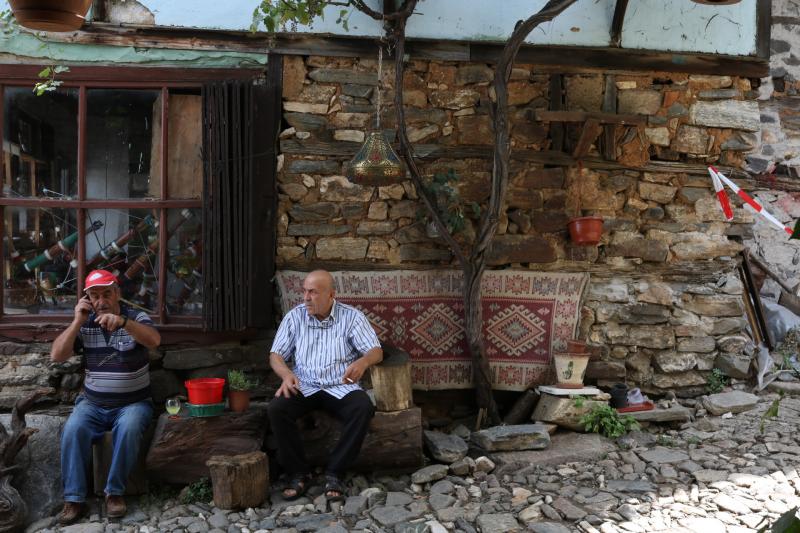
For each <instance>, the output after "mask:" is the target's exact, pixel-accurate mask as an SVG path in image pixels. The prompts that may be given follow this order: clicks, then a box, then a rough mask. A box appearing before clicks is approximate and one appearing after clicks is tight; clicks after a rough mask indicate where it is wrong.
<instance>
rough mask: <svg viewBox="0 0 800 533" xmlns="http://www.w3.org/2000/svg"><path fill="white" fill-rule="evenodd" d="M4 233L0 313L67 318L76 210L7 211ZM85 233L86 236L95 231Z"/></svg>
mask: <svg viewBox="0 0 800 533" xmlns="http://www.w3.org/2000/svg"><path fill="white" fill-rule="evenodd" d="M5 228H6V235H5V236H4V238H3V245H4V250H5V259H4V268H3V279H4V289H3V297H4V302H3V309H4V312H5V313H7V314H26V313H35V314H37V313H70V312H72V310H73V308H74V307H75V303H76V301H75V300H76V296H75V294H76V290H77V284H76V277H77V267H78V261H77V244H78V227H77V222H76V213H75V210H68V209H44V208H41V209H35V208H30V207H6V208H5ZM86 228H87V229H86V232H87V234H90V233H93V232H94V231H96V230H97V229H99V226H98V225H95V226H92V225H90V224H87V226H86Z"/></svg>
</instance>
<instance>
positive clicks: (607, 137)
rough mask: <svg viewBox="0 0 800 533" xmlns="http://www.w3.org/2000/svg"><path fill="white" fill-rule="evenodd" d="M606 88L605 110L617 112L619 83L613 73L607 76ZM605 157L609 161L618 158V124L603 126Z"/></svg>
mask: <svg viewBox="0 0 800 533" xmlns="http://www.w3.org/2000/svg"><path fill="white" fill-rule="evenodd" d="M605 82H606V86H605V90H604V91H603V112H604V113H611V114H616V113H617V84H616V78H615V76H614V75H613V74H606V76H605ZM603 157H604V158H606V159H608V160H609V161H614V160H616V159H617V126H616V125H615V124H605V125H604V126H603Z"/></svg>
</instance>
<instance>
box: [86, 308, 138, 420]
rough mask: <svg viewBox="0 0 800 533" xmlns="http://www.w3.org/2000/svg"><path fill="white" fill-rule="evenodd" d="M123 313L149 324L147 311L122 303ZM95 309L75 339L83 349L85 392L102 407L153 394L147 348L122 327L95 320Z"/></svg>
mask: <svg viewBox="0 0 800 533" xmlns="http://www.w3.org/2000/svg"><path fill="white" fill-rule="evenodd" d="M120 315H123V316H127V317H128V320H135V321H136V322H140V323H142V324H147V325H148V326H151V325H153V321H152V320H150V317H149V316H147V313H144V312H140V311H136V310H134V309H130V308H129V307H127V306H126V305H124V304H120ZM96 318H97V315H96V314H95V313H94V312H92V313H90V314H89V318H88V319H87V320H86V322H84V323H83V325H82V326H81V331H80V334H79V335H78V337H77V338H76V339H75V352H76V353H83V357H84V361H85V363H86V378H85V379H84V382H83V389H84V390H83V394H84V396H85V397H86V399H87V400H89V401H91V402H92V403H93V404H95V405H98V406H100V407H109V408H110V407H122V406H125V405H128V404H131V403H135V402H139V401H142V400H146V399H149V398H150V357H149V354H148V349H147V347H145V346H144V345H142V344H139V343H138V342H136V341H135V340H134V339H133V337H131V336H130V334H128V332H127V331H125V329H124V328H119V329H118V330H116V331H108V330H105V329H103V328H101V327H100V325H99V324H98V323H97V322H95V319H96Z"/></svg>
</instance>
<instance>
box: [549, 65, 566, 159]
mask: <svg viewBox="0 0 800 533" xmlns="http://www.w3.org/2000/svg"><path fill="white" fill-rule="evenodd" d="M563 109H564V75H563V74H556V73H554V74H551V75H550V110H551V111H561V110H563ZM550 140H551V141H552V146H551V148H552V149H553V150H558V151H559V152H560V151H561V150H563V149H564V125H563V124H561V123H560V122H556V123H555V124H551V125H550Z"/></svg>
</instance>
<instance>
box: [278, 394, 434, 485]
mask: <svg viewBox="0 0 800 533" xmlns="http://www.w3.org/2000/svg"><path fill="white" fill-rule="evenodd" d="M298 426H299V428H300V432H301V434H302V436H303V443H304V445H305V451H306V458H307V459H308V462H309V464H310V465H311V466H325V464H327V460H328V456H329V455H330V452H331V450H332V449H333V446H334V444H335V443H336V442H337V441H338V440H339V437H340V436H341V425H340V424H339V421H338V420H336V419H335V418H333V417H332V416H330V415H328V414H326V413H324V412H321V411H315V412H313V413H310V414H308V415H306V416H304V417H303V418H301V419H300V420H299V421H298ZM267 446H268V448H269V449H270V452H274V451H275V449H276V446H275V441H274V438H273V437H272V436H271V435H270V437H269V438H268V439H267ZM423 460H424V459H423V453H422V411H421V410H420V408H419V407H412V408H411V409H404V410H402V411H392V412H390V413H384V412H380V411H378V412H376V413H375V417H374V418H373V419H372V422H370V425H369V431H368V433H367V436H366V438H365V439H364V444H363V446H362V447H361V453H359V454H358V459H357V460H356V462H355V464H354V465H353V467H352V468H353V469H354V470H358V471H361V472H373V471H383V472H399V471H408V470H413V469H416V468H418V467H420V466H422V464H423Z"/></svg>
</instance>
